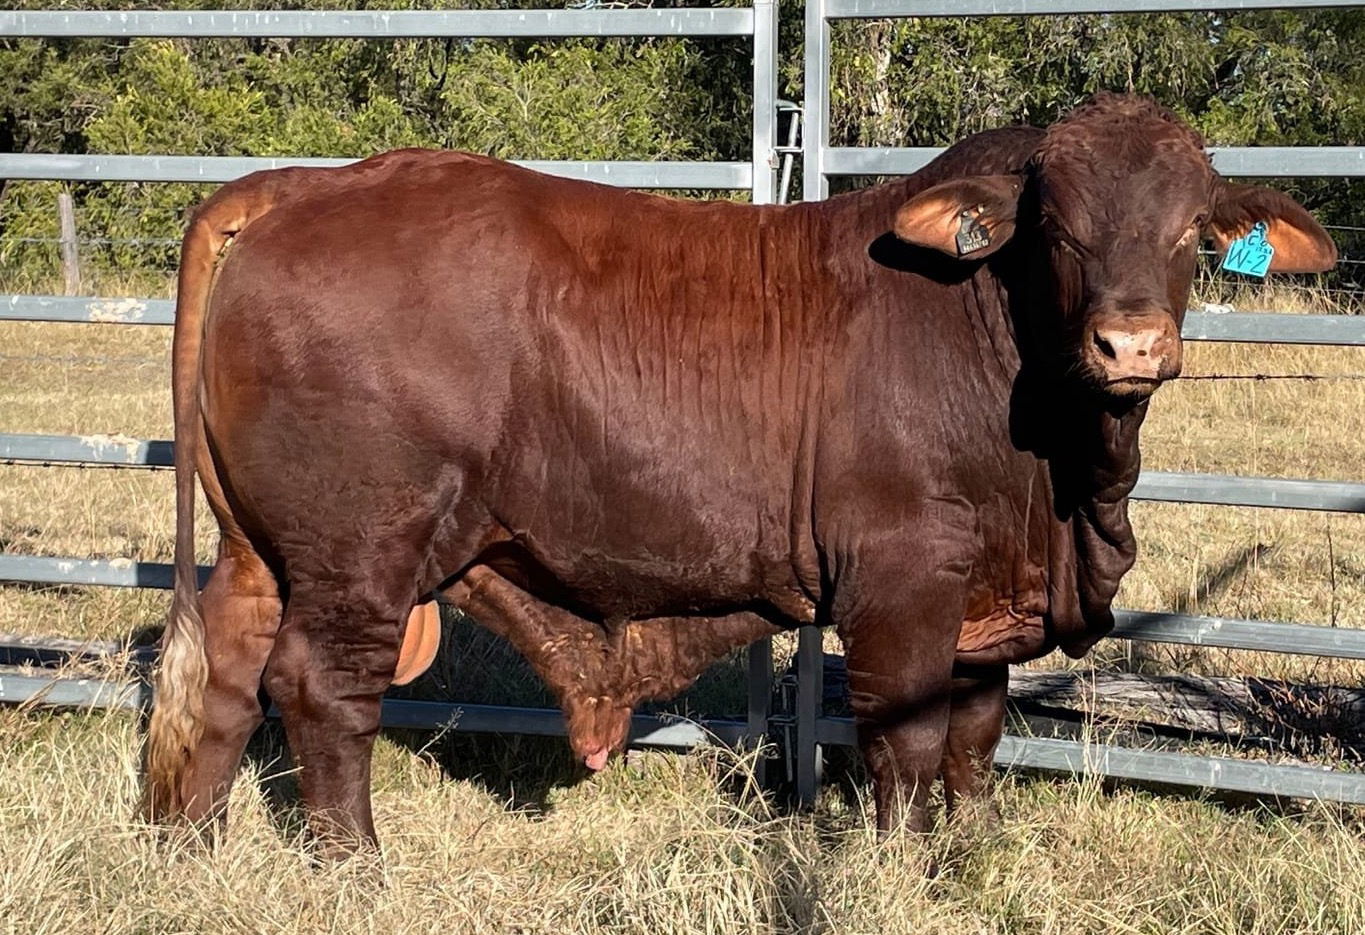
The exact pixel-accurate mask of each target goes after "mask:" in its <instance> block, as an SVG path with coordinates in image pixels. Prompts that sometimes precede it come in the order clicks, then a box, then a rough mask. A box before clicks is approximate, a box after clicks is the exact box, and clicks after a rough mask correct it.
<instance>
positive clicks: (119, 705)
mask: <svg viewBox="0 0 1365 935" xmlns="http://www.w3.org/2000/svg"><path fill="white" fill-rule="evenodd" d="M151 700H152V690H151V686H149V685H147V684H146V683H145V682H134V681H125V680H114V679H110V680H105V679H93V678H72V677H69V676H63V675H50V674H47V673H35V672H33V671H31V670H21V669H10V668H7V667H0V703H9V704H43V705H48V706H52V707H65V708H107V709H114V710H125V711H136V710H141V709H143V708H145V707H147V706H148V705H150V704H151ZM270 716H271V717H276V716H278V712H276V711H275V710H273V709H272V710H271V711H270ZM380 718H381V723H382V724H383V726H384V727H397V728H412V729H419V730H456V731H464V732H467V733H476V734H528V735H534V736H540V737H562V736H564V735H565V734H566V730H565V727H564V715H563V714H562V713H561V712H559V711H557V710H554V709H550V708H524V707H514V706H510V705H482V704H461V703H446V702H437V701H411V700H408V699H403V698H385V699H384V704H383V709H382V712H381V715H380ZM747 730H748V725H747V724H746V723H745V722H744V721H738V720H726V719H722V718H716V719H710V718H707V719H702V720H700V721H693V720H690V719H688V718H683V717H678V716H674V715H668V714H637V715H635V716H634V717H632V718H631V725H630V739H629V743H630V745H631V746H638V747H671V748H674V749H684V750H688V749H692V748H694V747H702V746H707V745H710V744H713V743H722V744H726V745H728V746H735V745H737V744H739V743H741V742H743V740H744V737H745V732H746V731H747Z"/></svg>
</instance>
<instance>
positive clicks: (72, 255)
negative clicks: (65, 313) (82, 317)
mask: <svg viewBox="0 0 1365 935" xmlns="http://www.w3.org/2000/svg"><path fill="white" fill-rule="evenodd" d="M57 218H58V221H59V222H60V224H61V251H62V279H63V280H64V281H65V284H66V290H65V292H66V295H80V294H81V255H80V247H79V246H77V243H76V208H75V204H74V203H73V202H72V200H71V195H70V194H69V193H68V192H62V193H61V194H59V195H58V196H57Z"/></svg>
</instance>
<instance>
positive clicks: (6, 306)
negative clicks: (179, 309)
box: [0, 294, 1365, 347]
mask: <svg viewBox="0 0 1365 935" xmlns="http://www.w3.org/2000/svg"><path fill="white" fill-rule="evenodd" d="M6 320H8V321H56V322H96V323H104V324H119V325H173V324H175V302H174V301H173V300H172V299H147V298H98V297H95V296H63V295H11V294H0V321H6ZM1180 333H1181V336H1182V337H1183V338H1185V340H1187V341H1228V342H1239V343H1249V344H1326V345H1340V346H1356V347H1365V316H1359V315H1298V314H1290V313H1285V312H1236V311H1232V310H1230V309H1229V308H1227V307H1226V306H1218V305H1209V304H1204V305H1202V306H1200V307H1198V308H1194V309H1191V310H1190V311H1188V312H1187V313H1186V314H1185V324H1184V327H1183V328H1182V329H1181V332H1180Z"/></svg>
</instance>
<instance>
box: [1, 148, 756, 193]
mask: <svg viewBox="0 0 1365 935" xmlns="http://www.w3.org/2000/svg"><path fill="white" fill-rule="evenodd" d="M358 161H359V160H358V159H325V158H312V157H302V156H299V157H294V156H106V155H100V154H90V153H79V154H70V155H68V154H64V153H0V178H3V179H29V180H54V181H71V182H206V183H207V182H215V183H216V182H231V181H232V180H233V179H238V178H241V177H242V176H244V175H250V174H251V173H252V172H260V171H263V170H266V169H283V168H288V167H305V168H313V169H335V168H339V167H341V166H348V165H351V164H352V163H354V162H358ZM511 161H513V162H515V163H516V164H517V165H519V166H524V167H525V168H528V169H535V170H536V171H537V172H545V173H548V174H550V175H557V176H560V177H562V178H567V179H582V180H584V181H588V182H599V183H601V184H603V185H619V186H622V187H624V188H652V189H682V188H715V189H736V190H742V189H747V188H752V187H753V184H754V178H755V175H754V167H753V165H752V164H750V163H747V162H677V161H668V160H660V161H658V162H649V161H642V160H633V161H631V160H619V161H600V160H599V161H574V160H545V159H543V160H534V159H530V160H527V159H521V160H511Z"/></svg>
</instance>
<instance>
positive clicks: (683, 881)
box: [0, 712, 1365, 935]
mask: <svg viewBox="0 0 1365 935" xmlns="http://www.w3.org/2000/svg"><path fill="white" fill-rule="evenodd" d="M135 744H136V730H135V725H134V723H133V721H132V719H130V718H126V717H97V716H81V715H66V716H60V717H56V716H46V717H35V716H29V715H25V714H22V713H17V712H0V775H2V776H3V777H4V780H3V782H0V841H4V842H5V854H4V859H3V860H0V928H3V929H5V930H8V931H15V932H96V931H98V932H110V933H124V932H196V933H217V932H249V933H262V932H329V933H339V932H385V933H387V932H425V931H432V932H437V931H439V932H455V933H475V932H479V933H482V932H522V933H542V932H543V933H557V935H560V933H563V935H573V933H584V935H589V933H616V932H620V933H625V932H638V933H649V935H667V933H713V932H726V933H729V932H755V933H757V932H839V933H869V935H872V933H898V935H899V933H905V935H911V933H925V935H931V933H934V935H936V933H946V932H954V933H972V935H975V933H999V935H1007V933H1008V935H1023V933H1055V935H1086V933H1096V935H1099V933H1103V935H1112V933H1151V935H1178V933H1190V935H1193V933H1227V935H1234V933H1236V935H1261V933H1265V935H1269V933H1308V932H1313V933H1340V935H1347V933H1354V932H1359V931H1362V930H1363V929H1365V895H1362V892H1361V889H1360V887H1359V885H1358V881H1359V879H1360V876H1361V874H1362V872H1365V850H1362V848H1361V847H1360V844H1359V842H1358V835H1359V833H1360V831H1361V828H1360V827H1359V825H1358V824H1357V823H1356V822H1355V821H1354V820H1350V819H1345V818H1343V817H1342V816H1340V815H1337V814H1335V813H1333V812H1331V811H1329V810H1326V809H1321V808H1314V809H1310V810H1308V811H1306V812H1304V813H1300V814H1295V815H1292V816H1287V815H1274V814H1271V813H1268V812H1263V811H1262V812H1236V811H1230V810H1228V809H1226V808H1224V807H1220V806H1217V805H1213V804H1210V803H1207V802H1200V801H1191V800H1179V799H1157V798H1154V797H1152V796H1150V795H1148V794H1146V793H1140V792H1132V791H1120V792H1116V793H1105V792H1104V791H1103V790H1101V789H1100V787H1099V786H1098V785H1097V784H1095V783H1093V782H1079V783H1077V782H1057V783H1054V782H1048V781H1042V780H1025V779H1022V778H1019V779H1014V778H1011V779H1007V780H1005V781H1004V782H1003V783H1002V786H1001V788H1000V789H999V792H998V795H999V798H1000V800H1001V805H1002V807H1003V810H1004V812H1005V814H1006V816H1007V817H1006V820H1005V822H1004V824H1003V826H1002V827H1001V828H1000V829H999V830H996V831H987V830H984V829H982V828H980V827H976V826H972V825H970V824H967V825H964V826H962V827H957V828H954V829H952V830H951V831H949V832H948V833H946V834H943V835H940V836H939V837H937V838H936V839H935V840H933V841H931V842H928V843H927V844H926V843H924V842H919V841H909V840H903V839H892V840H889V841H885V842H878V841H877V840H876V839H875V838H874V836H873V835H872V834H870V833H869V832H868V831H867V830H866V822H865V818H866V816H865V815H864V814H863V812H862V809H861V808H860V807H858V806H857V804H856V803H855V804H854V805H851V806H850V805H849V804H847V803H845V802H844V801H842V800H841V799H839V798H838V797H836V796H834V795H832V794H831V795H828V796H826V798H825V800H824V801H822V803H821V805H820V807H819V808H818V810H817V811H816V813H815V815H814V816H812V817H809V818H804V817H803V818H790V817H782V816H777V815H773V814H771V813H770V812H769V810H768V809H767V807H766V806H765V805H764V803H763V802H762V801H761V800H758V799H755V798H753V797H752V796H748V795H746V794H744V791H743V785H742V782H741V781H740V778H742V776H743V770H742V764H739V766H740V769H738V770H736V768H735V764H732V763H730V762H728V761H727V760H726V759H725V758H723V757H719V756H716V755H704V754H698V755H693V756H689V757H671V756H665V755H656V756H650V757H647V758H645V760H644V761H643V763H642V764H641V766H640V767H638V768H636V767H630V766H626V765H624V764H621V763H617V764H615V765H613V766H612V767H610V768H609V769H608V770H607V771H606V772H605V773H603V774H601V775H599V776H598V777H596V778H595V779H593V780H592V781H590V782H584V783H581V784H578V785H571V784H567V783H564V782H563V781H560V782H559V783H557V784H556V785H554V786H553V787H552V788H550V789H549V790H548V792H547V794H546V795H545V796H544V798H543V800H542V801H541V802H539V803H538V804H537V807H535V808H526V809H522V810H520V811H511V810H509V809H508V808H507V807H506V806H505V805H504V802H503V798H502V795H501V793H500V792H498V791H496V790H495V791H492V792H490V789H489V787H488V785H487V783H485V782H483V781H481V780H479V779H456V780H452V779H450V778H449V777H448V776H445V775H443V774H442V772H441V770H440V768H439V766H438V765H437V764H435V763H433V762H431V760H429V759H428V758H426V757H424V756H421V755H417V754H414V753H412V752H410V751H409V750H408V749H406V748H404V747H403V746H401V745H400V744H397V743H394V742H392V741H390V740H385V741H382V742H381V745H380V750H379V753H378V756H377V758H376V759H377V768H376V780H375V789H376V811H377V814H378V821H379V824H380V827H381V828H382V829H383V831H384V834H385V855H384V856H385V859H384V862H383V864H382V866H381V867H377V868H376V867H373V866H368V865H363V864H362V865H360V866H354V865H352V866H345V867H340V868H337V867H325V868H314V867H311V866H310V864H309V861H308V857H307V855H306V853H305V851H304V850H303V849H302V848H301V847H300V846H299V845H298V844H297V843H296V841H295V839H294V837H293V836H292V835H293V834H294V829H295V828H296V827H297V824H296V819H295V818H294V816H292V815H291V813H290V812H289V811H288V810H287V808H286V809H285V810H284V811H283V812H281V811H280V810H279V809H278V808H272V807H271V805H270V803H269V799H268V798H267V797H266V796H265V795H263V793H262V791H261V787H260V786H259V785H258V784H257V783H256V782H254V781H253V780H255V779H257V778H258V776H259V775H260V774H261V770H265V771H267V772H268V771H271V770H275V769H277V767H274V766H265V767H261V766H255V767H252V768H251V769H249V770H248V772H247V773H245V774H244V775H243V779H242V781H241V782H239V784H238V786H237V789H236V792H235V798H234V818H233V827H232V834H231V835H230V836H229V838H228V839H227V841H226V843H225V845H224V846H223V847H222V848H221V850H220V851H219V852H218V853H216V854H214V855H211V856H210V855H204V854H196V853H176V852H175V851H174V850H170V849H162V850H158V849H156V847H155V846H154V844H153V842H152V841H151V840H150V839H149V837H148V836H147V835H146V834H145V833H144V832H143V830H142V829H141V828H139V827H138V826H136V825H135V824H133V823H131V822H130V821H129V820H128V818H127V816H128V814H129V809H130V805H131V801H132V797H133V795H134V776H133V773H132V768H131V764H132V762H133V749H134V747H135ZM928 859H934V860H936V861H937V862H938V864H939V865H940V867H941V868H942V870H943V872H942V873H941V874H940V876H939V877H938V879H936V880H932V881H929V880H925V879H924V878H923V877H922V875H921V874H920V868H922V867H923V866H924V863H925V861H926V860H928Z"/></svg>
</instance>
